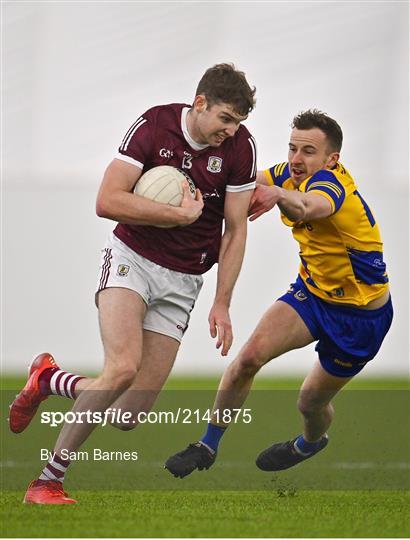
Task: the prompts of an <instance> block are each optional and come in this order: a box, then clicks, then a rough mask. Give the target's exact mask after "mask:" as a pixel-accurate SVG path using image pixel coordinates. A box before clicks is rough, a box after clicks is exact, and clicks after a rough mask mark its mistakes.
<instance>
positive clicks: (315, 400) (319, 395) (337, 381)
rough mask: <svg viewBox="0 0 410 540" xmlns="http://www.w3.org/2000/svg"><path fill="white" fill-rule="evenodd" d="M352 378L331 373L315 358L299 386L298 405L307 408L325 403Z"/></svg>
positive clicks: (321, 405)
mask: <svg viewBox="0 0 410 540" xmlns="http://www.w3.org/2000/svg"><path fill="white" fill-rule="evenodd" d="M352 378H353V377H336V376H335V375H331V374H330V373H328V372H327V371H326V370H325V369H324V368H323V367H322V365H321V363H320V362H319V360H317V361H316V362H315V364H314V365H313V367H312V369H311V370H310V371H309V373H308V375H307V376H306V378H305V380H304V381H303V384H302V386H301V389H300V393H299V407H300V408H306V409H309V408H315V407H323V406H325V405H327V404H328V403H330V401H331V400H332V399H333V397H334V396H335V395H336V394H337V393H338V392H339V391H340V390H341V389H342V388H343V387H344V386H345V385H346V384H347V383H348V382H349V381H351V380H352Z"/></svg>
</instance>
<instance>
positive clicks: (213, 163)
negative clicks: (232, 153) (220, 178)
mask: <svg viewBox="0 0 410 540" xmlns="http://www.w3.org/2000/svg"><path fill="white" fill-rule="evenodd" d="M221 169H222V158H220V157H216V156H211V157H210V158H209V159H208V166H207V168H206V170H207V171H209V172H212V173H218V172H221Z"/></svg>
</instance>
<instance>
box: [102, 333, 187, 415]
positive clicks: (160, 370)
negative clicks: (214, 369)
mask: <svg viewBox="0 0 410 540" xmlns="http://www.w3.org/2000/svg"><path fill="white" fill-rule="evenodd" d="M143 336H144V337H143V352H142V360H141V367H140V369H139V371H138V373H137V375H136V377H135V379H134V382H133V384H132V385H131V386H130V388H129V389H128V390H127V391H126V392H124V393H123V394H122V395H121V396H120V397H119V398H118V400H117V401H116V402H115V404H114V405H113V406H114V407H116V408H117V409H118V408H121V409H123V410H127V411H131V412H133V413H134V414H136V413H138V412H139V411H149V410H150V409H151V407H152V406H153V404H154V403H155V400H156V398H157V395H158V393H159V392H160V391H161V389H162V387H163V386H164V384H165V382H166V380H167V378H168V375H169V373H170V371H171V369H172V366H173V365H174V361H175V358H176V355H177V352H178V349H179V345H180V343H179V341H177V340H176V339H174V338H172V337H169V336H166V335H163V334H159V333H157V332H151V331H149V330H144V334H143Z"/></svg>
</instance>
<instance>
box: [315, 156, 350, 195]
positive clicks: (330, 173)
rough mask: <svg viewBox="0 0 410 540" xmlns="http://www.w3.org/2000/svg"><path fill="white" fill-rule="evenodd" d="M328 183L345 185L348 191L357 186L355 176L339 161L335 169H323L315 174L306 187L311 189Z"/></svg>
mask: <svg viewBox="0 0 410 540" xmlns="http://www.w3.org/2000/svg"><path fill="white" fill-rule="evenodd" d="M326 183H333V184H336V185H339V186H341V187H342V186H343V188H344V189H347V190H348V191H351V190H352V189H355V188H356V186H355V182H354V180H353V177H352V176H351V174H350V173H349V171H348V170H347V169H346V168H345V167H344V166H343V165H342V163H340V162H337V163H336V165H335V167H334V168H333V169H322V170H320V171H317V172H316V173H315V174H313V175H312V176H311V177H310V178H309V179H308V180H307V184H306V188H307V189H309V188H313V187H315V186H320V185H321V184H324V185H325V184H326Z"/></svg>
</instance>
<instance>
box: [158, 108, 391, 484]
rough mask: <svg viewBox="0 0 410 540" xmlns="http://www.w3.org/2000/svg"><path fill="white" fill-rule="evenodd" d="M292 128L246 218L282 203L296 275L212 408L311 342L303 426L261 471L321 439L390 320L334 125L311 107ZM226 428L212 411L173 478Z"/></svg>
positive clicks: (176, 460)
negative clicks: (339, 397) (285, 151)
mask: <svg viewBox="0 0 410 540" xmlns="http://www.w3.org/2000/svg"><path fill="white" fill-rule="evenodd" d="M292 127H293V129H292V132H291V137H290V142H289V155H288V161H287V162H285V163H280V164H278V165H275V166H273V167H271V168H269V169H268V170H266V171H261V172H258V175H257V188H256V190H255V194H254V196H253V199H252V206H251V211H250V213H251V218H250V219H251V220H254V219H256V218H257V217H259V216H260V215H262V214H263V213H264V212H266V211H268V210H270V209H271V208H273V206H275V205H277V206H278V207H279V209H280V212H281V219H282V222H283V223H284V225H285V226H287V227H290V228H291V230H292V233H293V236H294V238H295V240H296V241H297V242H298V244H299V253H300V260H301V263H300V268H299V274H298V276H297V279H296V280H295V282H294V283H292V285H291V286H290V288H289V290H288V291H287V293H286V294H284V295H283V296H281V297H280V298H279V299H278V300H277V301H276V302H275V303H274V304H273V305H272V307H271V308H270V309H269V310H268V311H267V312H266V313H265V314H264V316H263V317H262V319H261V321H260V322H259V324H258V325H257V327H256V329H255V330H254V332H253V334H252V335H251V337H250V338H249V340H248V342H247V343H246V344H245V346H244V347H243V348H242V350H241V351H240V353H239V355H238V356H237V357H236V359H235V360H234V361H233V362H232V363H231V364H230V365H229V367H228V368H227V369H226V371H225V373H224V375H223V377H222V380H221V382H220V385H219V389H218V393H217V396H216V400H215V404H214V411H221V410H225V409H233V408H240V407H241V406H242V404H243V403H244V401H245V399H246V396H247V394H248V392H249V390H250V388H251V385H252V381H253V378H254V376H255V375H256V373H257V372H258V371H259V370H260V369H261V368H262V367H263V366H264V365H265V364H266V363H267V362H269V361H270V360H272V359H273V358H276V357H278V356H280V355H282V354H284V353H286V352H287V351H290V350H292V349H298V348H300V347H305V346H306V345H309V344H310V343H312V342H317V344H316V351H317V352H318V357H319V358H318V360H317V361H316V364H315V365H314V367H313V368H312V369H311V371H310V373H308V375H307V377H306V378H305V380H304V382H303V384H302V387H301V389H300V393H299V400H298V407H299V411H300V412H301V414H302V417H303V432H302V433H301V434H300V435H298V436H296V437H294V438H293V439H291V440H289V441H286V442H281V443H276V444H273V445H272V446H270V447H269V448H267V449H266V450H264V451H263V452H261V453H260V454H259V456H258V457H257V460H256V464H257V466H258V467H259V468H260V469H262V470H264V471H278V470H282V469H287V468H289V467H292V466H294V465H296V464H298V463H300V462H301V461H303V460H305V459H308V458H310V457H312V456H314V455H315V454H316V453H317V452H319V451H320V450H322V449H323V448H324V447H325V446H326V445H327V443H328V436H327V430H328V428H329V426H330V424H331V422H332V417H333V407H332V404H331V400H332V398H333V397H334V396H335V395H336V394H337V393H338V392H339V391H340V390H341V389H342V388H343V386H345V384H346V383H348V382H349V381H350V380H351V379H352V378H353V377H354V376H355V375H357V374H358V373H359V372H360V371H361V370H362V369H363V368H364V367H365V366H366V364H367V363H368V362H369V361H370V360H372V358H374V356H375V355H376V354H377V352H378V350H379V348H380V346H381V344H382V341H383V339H384V337H385V335H386V333H387V332H388V330H389V328H390V325H391V322H392V317H393V308H392V302H391V298H390V293H389V284H388V281H389V280H388V276H387V272H386V265H385V262H384V260H383V246H382V240H381V237H380V232H379V227H378V225H377V222H376V218H375V217H374V214H373V212H372V211H371V209H370V207H369V206H368V204H367V202H366V200H365V199H364V198H363V196H362V194H361V192H360V191H359V190H358V188H357V186H356V182H355V180H354V179H353V177H352V176H351V174H350V173H349V171H348V170H347V169H346V168H345V167H344V166H343V165H342V164H341V163H340V161H339V155H340V150H341V147H342V139H343V135H342V130H341V128H340V126H339V125H338V123H337V122H336V121H335V120H333V119H332V118H330V117H329V116H327V115H326V114H324V113H322V112H320V111H318V110H315V109H314V110H308V111H306V112H303V113H301V114H299V115H298V116H296V117H295V118H294V120H293V124H292ZM219 420H220V419H219ZM226 427H227V425H226V424H223V423H221V422H219V423H218V418H217V415H216V413H214V416H213V420H212V421H211V423H209V424H208V429H207V431H206V433H205V435H204V436H203V438H202V439H201V440H200V441H199V442H197V443H193V444H191V445H189V446H188V448H187V449H185V450H184V451H182V452H179V453H177V454H176V455H174V456H172V457H170V458H169V459H168V461H167V462H166V464H165V467H166V468H167V469H168V470H169V471H170V472H171V473H172V474H174V475H175V476H177V477H184V476H186V475H188V474H190V473H191V472H192V471H193V470H195V469H196V468H198V469H204V468H209V467H210V466H211V465H212V464H213V462H214V461H215V457H216V453H217V449H218V444H219V441H220V439H221V437H222V436H223V434H224V432H225V429H226Z"/></svg>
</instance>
